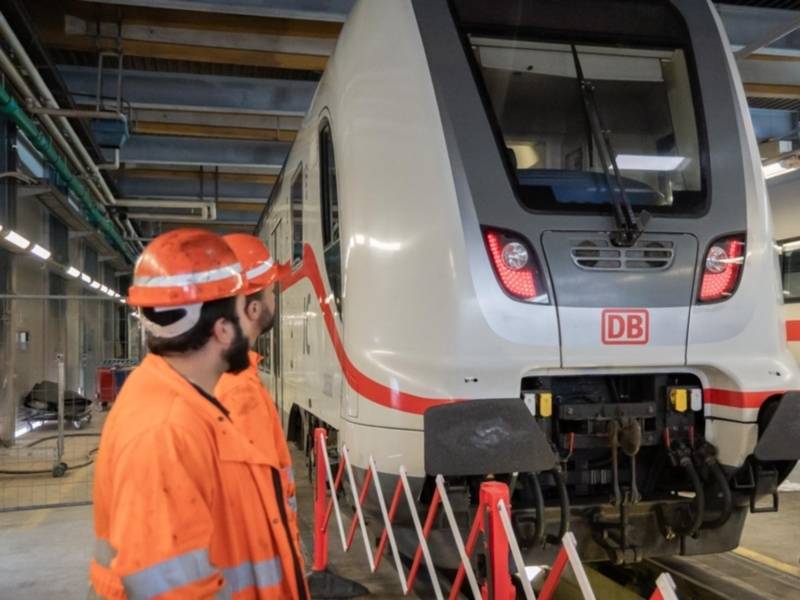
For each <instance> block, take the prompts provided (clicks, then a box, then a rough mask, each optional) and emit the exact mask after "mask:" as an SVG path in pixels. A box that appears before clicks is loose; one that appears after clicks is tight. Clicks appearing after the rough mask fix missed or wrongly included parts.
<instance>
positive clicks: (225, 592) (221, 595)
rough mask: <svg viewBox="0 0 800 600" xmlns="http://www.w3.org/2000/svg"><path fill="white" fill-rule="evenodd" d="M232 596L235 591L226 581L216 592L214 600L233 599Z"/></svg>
mask: <svg viewBox="0 0 800 600" xmlns="http://www.w3.org/2000/svg"><path fill="white" fill-rule="evenodd" d="M232 598H233V592H232V591H231V586H229V585H228V584H227V583H225V585H224V586H223V587H222V589H220V591H218V592H217V593H216V594H214V600H231V599H232Z"/></svg>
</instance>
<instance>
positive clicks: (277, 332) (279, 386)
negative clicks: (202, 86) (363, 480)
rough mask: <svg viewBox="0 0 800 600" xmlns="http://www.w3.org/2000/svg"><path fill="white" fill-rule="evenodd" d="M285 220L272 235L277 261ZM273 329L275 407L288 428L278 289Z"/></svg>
mask: <svg viewBox="0 0 800 600" xmlns="http://www.w3.org/2000/svg"><path fill="white" fill-rule="evenodd" d="M282 224H283V220H282V219H281V220H279V221H278V223H277V224H276V225H275V228H274V229H273V230H272V232H271V233H270V247H271V248H272V252H273V256H274V258H275V259H276V260H279V257H280V246H281V240H282V239H283V236H282V230H283V227H282ZM273 323H274V325H273V327H272V332H271V336H272V347H271V348H270V366H271V367H272V377H273V381H274V382H275V385H274V394H275V405H276V406H277V407H278V414H280V416H281V420H282V421H283V422H284V423H283V424H284V427H285V426H286V417H285V415H284V411H283V397H284V393H283V353H282V352H281V329H282V322H281V294H280V293H279V292H278V290H277V289H276V293H275V319H274V321H273Z"/></svg>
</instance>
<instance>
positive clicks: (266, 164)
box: [107, 135, 290, 172]
mask: <svg viewBox="0 0 800 600" xmlns="http://www.w3.org/2000/svg"><path fill="white" fill-rule="evenodd" d="M289 147H290V144H289V143H288V142H256V141H252V140H235V141H234V140H219V139H201V138H185V137H177V136H164V135H132V136H131V138H130V139H129V140H128V142H127V143H126V144H125V145H124V146H123V147H122V149H121V150H120V161H121V162H122V163H136V164H139V165H153V164H156V165H157V164H162V165H191V166H201V165H202V166H210V167H213V166H237V167H246V168H255V169H268V170H270V171H274V172H277V171H279V170H280V168H281V166H282V165H283V161H284V160H285V158H286V155H287V154H288V153H289ZM107 158H108V160H109V161H110V160H111V159H112V156H111V152H110V151H109V153H108V156H107Z"/></svg>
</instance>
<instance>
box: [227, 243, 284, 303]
mask: <svg viewBox="0 0 800 600" xmlns="http://www.w3.org/2000/svg"><path fill="white" fill-rule="evenodd" d="M222 239H223V240H225V243H226V244H228V246H230V247H231V250H233V252H234V254H236V259H237V260H238V261H239V263H240V264H241V265H242V272H243V273H244V279H245V281H244V293H245V294H255V293H256V292H259V291H261V290H263V289H264V288H265V287H267V286H269V285H272V284H273V283H274V282H275V281H276V280H277V279H278V265H277V264H275V261H274V260H272V256H271V255H270V253H269V248H267V246H266V245H265V244H264V242H262V241H261V240H260V239H258V238H257V237H256V236H254V235H250V234H248V233H231V234H228V235H226V236H225V237H223V238H222Z"/></svg>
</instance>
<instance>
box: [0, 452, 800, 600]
mask: <svg viewBox="0 0 800 600" xmlns="http://www.w3.org/2000/svg"><path fill="white" fill-rule="evenodd" d="M295 454H296V455H295V463H296V465H297V480H298V484H299V501H300V502H299V510H300V515H301V527H302V532H303V538H304V543H305V545H306V548H309V549H310V548H311V516H312V514H313V513H312V508H311V506H312V493H311V492H312V490H311V486H310V485H309V484H308V479H307V478H306V477H305V476H304V470H303V462H302V461H303V458H302V456H301V455H299V454H298V453H295ZM784 489H786V490H792V491H785V492H783V493H782V494H781V510H780V512H779V513H776V514H759V515H752V516H751V517H750V518H749V520H748V524H747V526H746V528H745V532H744V537H743V539H742V546H741V547H740V548H739V549H738V550H737V553H741V554H744V555H746V556H748V557H749V558H751V559H753V560H757V561H759V562H762V563H765V564H768V565H770V566H772V567H774V568H778V569H780V570H785V571H787V572H795V573H798V574H800V566H799V565H800V546H799V545H798V544H797V540H798V539H800V469H797V470H795V472H794V473H793V474H792V476H791V477H790V478H789V480H788V482H786V483H784ZM93 540H94V536H93V533H92V509H91V506H80V507H70V508H49V509H41V510H28V511H15V512H5V513H0V600H12V599H13V600H18V599H21V600H27V599H31V600H40V599H43V598H59V599H61V600H73V599H74V600H83V599H84V598H85V597H86V589H87V587H86V586H87V583H86V581H87V567H88V564H89V559H90V556H91V552H92V544H93ZM360 544H361V541H360V540H359V539H356V541H355V544H354V548H353V551H351V552H350V553H349V554H347V555H345V556H342V553H341V548H340V547H339V546H338V545H337V544H335V543H334V544H331V565H332V566H333V568H334V570H335V571H336V572H337V573H338V574H340V575H342V576H345V577H349V578H352V579H357V580H359V581H361V582H362V583H363V584H364V585H365V586H366V587H367V588H368V589H369V590H370V592H371V597H373V598H381V600H394V599H399V598H402V597H403V596H402V594H401V593H400V589H399V584H398V581H397V575H396V574H395V572H394V570H393V569H392V567H391V566H390V565H391V561H384V563H383V564H382V565H381V568H380V570H379V572H378V573H377V574H376V575H369V570H368V568H367V566H366V559H365V558H364V556H363V551H362V552H358V551H359V550H361V548H360Z"/></svg>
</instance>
